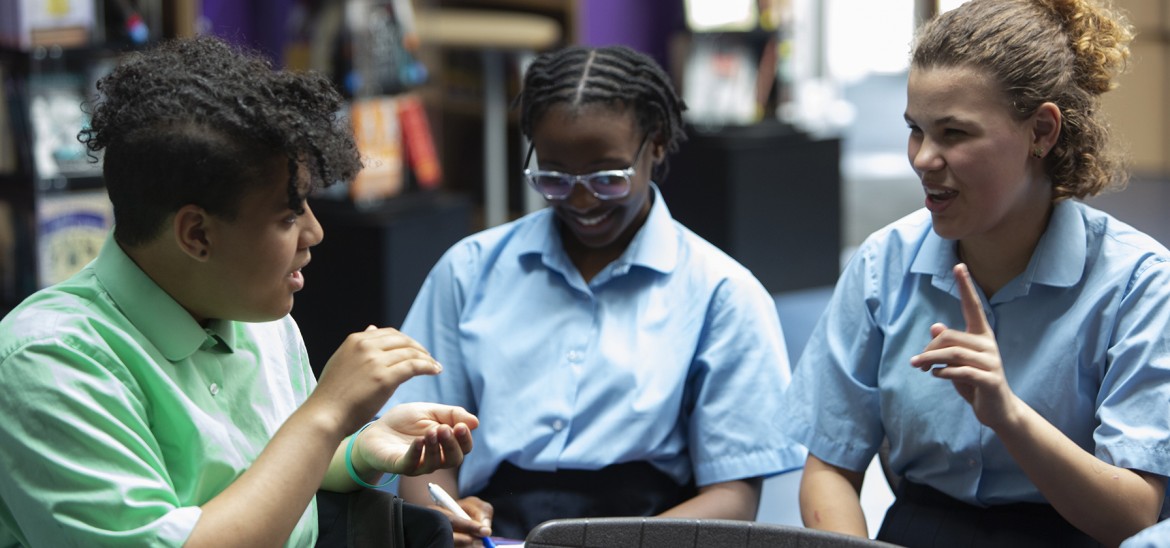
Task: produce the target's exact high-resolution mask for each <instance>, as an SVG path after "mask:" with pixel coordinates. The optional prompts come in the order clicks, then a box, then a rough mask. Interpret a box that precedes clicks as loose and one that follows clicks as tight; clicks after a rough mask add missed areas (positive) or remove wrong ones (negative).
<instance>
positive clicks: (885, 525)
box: [877, 479, 1101, 548]
mask: <svg viewBox="0 0 1170 548" xmlns="http://www.w3.org/2000/svg"><path fill="white" fill-rule="evenodd" d="M895 495H896V496H897V498H896V499H895V500H894V504H893V505H891V506H890V509H889V510H888V511H887V512H886V518H885V520H884V521H882V527H881V529H880V530H879V531H878V535H877V538H878V540H882V541H885V542H890V543H893V544H900V545H902V546H909V547H912V548H917V547H926V546H937V547H940V548H941V547H947V548H950V547H963V546H969V547H983V546H986V547H989V548H990V547H996V548H999V547H1021V548H1023V547H1035V546H1054V547H1055V546H1060V547H1062V548H1064V547H1072V548H1079V547H1089V546H1092V547H1098V546H1101V544H1100V543H1098V542H1097V541H1095V540H1093V538H1092V537H1090V536H1089V535H1086V534H1085V533H1083V532H1081V530H1080V529H1077V528H1076V527H1073V526H1072V524H1071V523H1069V522H1068V521H1067V520H1065V519H1064V518H1063V517H1061V515H1060V514H1059V513H1057V511H1056V510H1055V509H1053V508H1052V506H1051V505H1048V504H1033V503H1023V502H1021V503H1015V504H1004V505H999V506H990V507H987V508H981V507H979V506H973V505H970V504H967V503H964V502H961V501H959V500H956V499H954V498H951V497H950V496H948V495H946V494H944V493H942V492H940V491H938V490H935V489H933V488H931V487H927V486H925V485H922V484H917V483H912V482H910V481H907V480H905V479H903V480H902V481H901V482H900V483H899V484H898V489H897V492H896V493H895Z"/></svg>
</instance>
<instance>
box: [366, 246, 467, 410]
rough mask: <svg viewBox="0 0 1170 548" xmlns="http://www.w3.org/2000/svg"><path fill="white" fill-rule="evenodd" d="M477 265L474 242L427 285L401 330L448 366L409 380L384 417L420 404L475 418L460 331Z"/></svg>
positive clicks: (453, 254)
mask: <svg viewBox="0 0 1170 548" xmlns="http://www.w3.org/2000/svg"><path fill="white" fill-rule="evenodd" d="M476 263H477V257H476V254H475V253H474V246H473V245H472V244H471V243H469V242H467V241H465V242H462V243H459V244H456V245H455V246H454V247H452V248H451V249H449V250H447V252H446V253H445V254H444V255H443V257H442V258H440V259H439V262H438V263H436V264H435V266H434V268H432V269H431V272H430V273H429V274H428V275H427V278H426V280H424V281H423V285H422V287H421V288H420V289H419V292H418V295H417V296H416V297H415V299H414V302H413V303H412V304H411V306H410V311H409V312H408V313H407V315H406V319H405V320H404V321H403V322H402V329H401V331H402V332H403V333H405V334H407V335H409V336H410V337H411V338H413V339H414V340H416V341H418V343H419V344H421V345H422V346H423V348H426V349H427V351H428V352H430V353H431V356H433V357H434V358H435V359H436V360H437V361H438V362H439V364H441V365H442V366H443V372H442V373H440V374H438V375H419V376H416V377H414V378H412V379H410V380H408V381H406V382H405V383H403V384H402V386H400V387H398V389H397V390H396V391H395V392H394V395H393V396H391V397H390V400H389V401H388V402H387V403H386V406H385V407H383V408H382V412H385V411H386V410H388V409H390V408H391V407H393V406H394V405H397V404H399V403H408V402H417V401H426V402H435V403H442V404H447V405H458V406H461V407H463V408H464V409H467V410H468V411H469V412H471V413H476V412H477V409H476V405H475V399H474V397H473V395H472V390H471V387H470V384H469V380H468V374H467V369H466V367H467V363H466V361H465V360H464V356H463V352H462V348H461V344H460V341H461V339H460V329H459V321H460V317H461V314H462V311H463V302H464V298H465V295H466V291H467V287H468V284H469V278H470V276H471V275H472V273H474V272H475V269H476V267H475V264H476Z"/></svg>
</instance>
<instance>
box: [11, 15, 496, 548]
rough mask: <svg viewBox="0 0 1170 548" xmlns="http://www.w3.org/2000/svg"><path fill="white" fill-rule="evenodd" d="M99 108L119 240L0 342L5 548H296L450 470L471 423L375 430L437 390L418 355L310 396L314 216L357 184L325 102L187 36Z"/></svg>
mask: <svg viewBox="0 0 1170 548" xmlns="http://www.w3.org/2000/svg"><path fill="white" fill-rule="evenodd" d="M98 90H99V92H100V101H99V102H97V103H96V106H95V107H94V109H93V116H92V126H91V127H90V128H89V129H87V130H85V131H83V132H82V134H81V136H80V138H81V140H82V141H83V142H84V143H86V145H87V146H88V147H89V148H90V150H92V151H94V152H99V151H100V152H103V153H104V176H105V182H106V184H107V187H108V189H109V195H110V199H111V201H112V202H113V205H114V217H115V228H114V230H113V233H112V235H111V236H110V237H109V238H108V239H107V240H106V242H105V244H104V246H103V247H102V249H101V251H100V253H99V255H98V257H97V258H96V259H95V260H94V261H93V262H92V263H90V264H89V265H88V266H86V267H85V268H84V269H82V271H81V272H80V273H78V274H77V275H75V276H74V277H72V278H71V279H69V280H67V281H64V282H62V283H60V284H58V285H55V286H53V287H49V288H47V289H44V290H42V291H40V292H37V293H36V294H34V295H32V296H31V297H29V298H28V299H27V300H25V302H23V303H22V304H21V305H20V306H18V307H17V308H16V309H15V310H13V311H12V312H11V313H9V314H8V315H7V316H6V317H5V318H4V320H3V321H2V322H0V341H3V342H2V343H0V373H2V374H3V376H4V378H5V389H4V390H5V396H4V397H3V398H0V415H3V416H4V420H3V421H0V465H2V466H3V468H4V473H3V474H0V545H4V546H8V545H10V544H13V543H15V544H17V545H25V546H107V545H118V546H129V545H133V546H179V545H183V546H217V547H219V546H271V545H276V544H281V543H286V544H288V545H293V546H306V545H311V544H312V543H313V541H314V539H315V538H316V537H317V513H316V511H315V504H314V493H316V492H317V491H318V490H319V489H325V490H333V491H352V490H355V489H357V488H358V486H359V485H368V484H370V483H372V482H375V481H377V478H379V477H381V476H382V474H383V473H385V472H391V473H401V474H417V473H424V472H429V471H432V470H435V469H436V468H440V467H448V466H454V465H458V464H459V462H460V461H461V460H462V458H463V455H464V453H465V452H466V451H469V450H470V448H471V432H470V428H474V427H475V426H476V425H477V420H476V418H475V417H474V416H473V415H471V414H469V413H467V412H466V411H465V410H463V409H459V408H455V407H449V406H443V405H437V404H417V405H413V406H401V407H396V408H393V409H390V410H389V411H387V412H386V413H384V414H383V415H382V416H381V418H380V419H379V420H377V421H376V422H373V423H368V424H367V425H366V426H365V427H362V424H363V423H365V422H366V421H368V420H370V418H371V417H372V416H373V415H374V413H375V412H376V411H378V410H379V409H380V408H381V407H382V405H383V404H384V403H385V401H386V398H387V397H388V396H389V395H390V393H392V392H393V391H394V389H395V388H396V387H397V386H398V385H399V384H401V383H402V382H403V381H405V380H406V379H409V378H411V377H413V376H415V375H433V374H436V373H438V372H439V370H440V369H441V368H440V366H439V364H438V363H437V362H436V361H435V360H434V359H433V358H432V357H431V356H430V355H429V354H428V353H427V352H426V350H425V349H424V348H423V347H422V346H420V345H419V344H418V343H417V342H415V341H413V340H412V339H410V338H409V337H407V336H405V335H403V334H401V333H399V332H398V331H396V330H393V329H388V328H383V329H375V328H374V327H372V326H371V327H370V328H369V329H367V330H366V331H364V332H362V333H356V334H353V335H351V336H350V337H349V338H348V339H346V341H345V342H344V344H342V346H341V347H340V349H338V351H337V353H335V354H334V355H333V357H332V358H331V359H330V360H329V363H328V364H327V365H326V366H325V368H324V372H323V374H322V376H321V378H320V380H319V381H317V380H315V379H314V377H313V373H312V369H311V368H310V367H309V364H308V358H307V355H306V353H305V348H304V343H303V342H302V340H301V336H300V333H299V332H298V330H297V326H296V324H295V323H294V322H293V320H292V318H291V317H289V315H288V314H289V311H290V310H291V308H292V306H293V295H294V294H295V293H296V292H297V291H299V290H300V289H301V288H302V287H303V286H304V284H305V277H304V275H303V274H302V272H301V269H302V268H303V267H304V266H305V265H306V264H308V262H309V255H310V252H309V250H310V248H311V247H312V246H313V245H316V244H317V243H318V242H320V241H321V238H322V236H323V232H322V229H321V225H320V224H318V222H317V220H316V218H315V217H314V216H313V212H312V211H311V210H310V209H309V207H308V205H307V204H306V203H305V197H306V195H307V194H308V193H309V192H310V191H311V190H312V189H313V188H316V187H319V186H326V185H329V184H332V183H334V182H336V181H346V180H349V179H351V178H352V177H353V176H354V174H355V173H356V172H357V170H358V168H359V167H360V164H359V162H358V157H357V153H356V152H355V147H354V143H353V139H352V137H351V134H350V130H349V129H348V124H346V123H345V122H344V121H343V120H341V119H339V118H338V117H337V116H336V113H337V111H338V109H339V107H340V106H341V103H340V96H339V95H338V94H337V93H336V92H335V91H334V90H333V89H332V87H331V86H330V84H329V83H328V82H327V81H326V80H325V79H324V78H322V77H320V76H315V75H310V74H292V73H287V72H276V71H273V70H272V67H271V66H270V65H269V63H268V62H267V61H265V60H264V59H263V58H261V57H259V56H256V55H254V54H250V53H247V52H242V51H240V50H237V49H235V48H232V47H230V46H228V45H226V44H224V43H223V42H220V41H219V40H216V39H213V38H198V39H192V40H182V41H175V42H170V43H167V44H164V45H162V46H159V47H157V48H155V49H152V50H149V51H146V52H142V53H134V54H130V55H129V56H128V57H127V58H126V59H125V61H124V62H123V63H122V64H121V65H120V66H119V67H117V68H116V69H114V70H113V72H112V73H111V74H109V75H108V76H106V77H105V78H103V79H102V80H100V81H99V83H98ZM359 427H361V428H360V429H359ZM355 431H356V432H357V433H356V434H355ZM437 517H438V520H439V523H440V525H445V524H446V520H444V519H443V518H442V516H437ZM448 530H449V529H448ZM444 537H446V538H447V539H448V540H447V541H448V543H449V537H450V533H447V532H445V531H444Z"/></svg>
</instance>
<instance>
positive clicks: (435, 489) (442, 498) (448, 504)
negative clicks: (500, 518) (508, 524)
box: [427, 483, 496, 548]
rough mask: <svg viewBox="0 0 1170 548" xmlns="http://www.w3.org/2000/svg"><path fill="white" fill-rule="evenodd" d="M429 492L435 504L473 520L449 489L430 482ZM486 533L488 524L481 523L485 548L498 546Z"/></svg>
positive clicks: (481, 536) (481, 535)
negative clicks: (449, 492) (448, 491)
mask: <svg viewBox="0 0 1170 548" xmlns="http://www.w3.org/2000/svg"><path fill="white" fill-rule="evenodd" d="M427 492H429V493H430V494H431V500H433V501H435V504H437V505H439V506H440V507H442V508H444V509H446V510H447V511H448V512H451V513H452V514H454V515H455V516H456V517H460V518H463V519H466V520H468V521H472V519H471V516H469V515H468V514H467V511H465V510H464V509H463V507H462V506H459V503H458V502H455V499H453V498H451V495H450V494H448V493H447V491H446V490H444V489H443V488H442V487H440V486H439V485H438V484H435V483H428V484H427ZM486 533H487V526H486V525H483V524H481V526H480V538H481V539H482V540H483V545H484V548H496V545H495V543H494V542H492V539H491V538H489V537H488V536H487V534H486Z"/></svg>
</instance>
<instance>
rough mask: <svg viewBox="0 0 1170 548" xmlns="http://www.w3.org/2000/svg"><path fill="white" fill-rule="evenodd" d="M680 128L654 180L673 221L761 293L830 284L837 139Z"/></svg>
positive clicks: (837, 203) (836, 260) (837, 194)
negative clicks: (680, 138) (677, 142)
mask: <svg viewBox="0 0 1170 548" xmlns="http://www.w3.org/2000/svg"><path fill="white" fill-rule="evenodd" d="M687 133H688V134H689V135H690V140H688V141H687V142H684V143H683V144H682V146H681V148H680V150H679V152H678V153H677V154H674V155H672V156H671V157H670V173H669V174H668V175H667V177H666V180H665V182H663V183H662V184H661V185H660V188H661V190H662V195H663V196H664V197H665V199H666V205H667V206H669V207H670V212H671V214H672V215H673V216H674V218H675V219H677V220H678V221H679V222H681V223H683V224H684V225H686V226H687V227H688V228H690V229H691V230H693V231H695V233H697V234H698V235H700V236H702V237H703V238H705V239H706V240H707V241H709V242H711V243H713V244H715V245H716V246H718V247H719V248H720V249H722V250H723V251H725V252H726V253H727V254H728V255H731V256H732V257H734V258H735V259H736V260H738V261H739V262H740V263H742V264H743V265H744V266H746V267H747V268H748V269H750V270H751V271H752V273H754V274H755V275H756V277H757V278H759V280H760V282H762V283H763V284H764V287H766V288H767V289H768V291H770V292H771V293H779V292H781V291H789V290H794V289H804V288H810V287H818V286H825V285H833V284H834V283H836V281H837V276H838V274H839V272H840V266H839V264H840V253H841V168H840V156H841V142H840V139H837V138H832V139H813V138H810V137H809V136H807V135H805V134H802V133H799V132H797V131H795V130H793V129H791V128H790V127H789V126H786V125H783V124H779V123H761V124H757V125H753V126H743V127H731V128H722V129H719V130H717V131H710V132H704V131H701V130H698V129H696V128H688V132H687Z"/></svg>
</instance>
